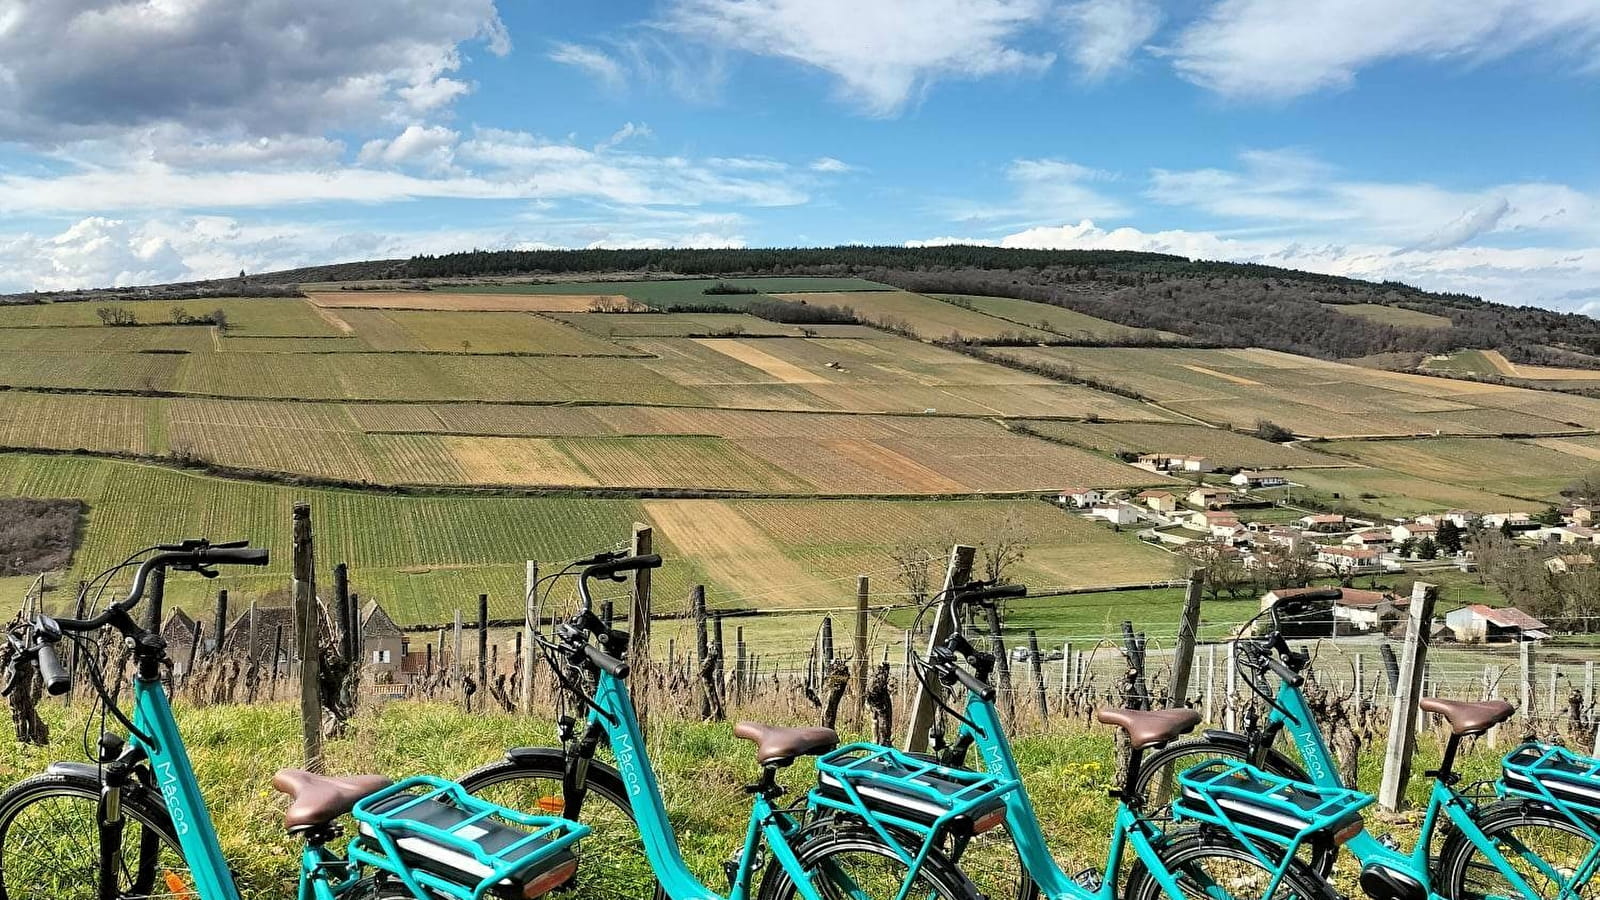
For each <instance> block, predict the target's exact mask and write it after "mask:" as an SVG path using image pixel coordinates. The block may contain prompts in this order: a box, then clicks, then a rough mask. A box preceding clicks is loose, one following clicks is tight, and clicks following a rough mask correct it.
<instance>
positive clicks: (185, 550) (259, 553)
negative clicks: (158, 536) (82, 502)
mask: <svg viewBox="0 0 1600 900" xmlns="http://www.w3.org/2000/svg"><path fill="white" fill-rule="evenodd" d="M246 543H248V542H246V541H229V542H227V543H225V544H215V545H212V544H205V543H204V542H203V541H184V542H183V543H182V544H164V545H162V546H164V547H180V548H182V549H178V550H162V551H161V552H159V553H156V554H155V555H153V556H151V557H150V558H148V559H146V560H145V561H144V562H142V563H140V564H139V569H138V571H136V572H135V573H134V576H133V586H132V587H131V588H129V589H128V596H127V598H126V599H124V600H121V601H119V602H117V603H113V604H112V605H110V606H109V607H106V610H105V611H104V612H102V613H100V614H99V615H97V616H94V617H92V618H88V619H56V620H55V622H56V624H57V625H59V626H61V630H62V631H77V632H82V631H94V630H96V629H99V628H103V627H105V626H106V625H108V624H110V623H111V622H112V621H114V620H115V619H116V618H117V617H118V616H125V615H127V614H128V612H129V611H130V610H132V609H133V608H134V607H135V606H138V605H139V601H140V600H142V599H144V586H145V582H146V581H147V580H149V577H150V573H151V572H154V571H155V570H156V569H167V568H184V569H194V570H196V571H202V572H203V571H204V568H203V567H205V566H211V565H223V566H264V565H267V563H268V562H270V561H271V554H270V553H269V552H268V551H267V549H266V548H265V547H247V546H243V545H244V544H246ZM200 544H204V546H197V545H200Z"/></svg>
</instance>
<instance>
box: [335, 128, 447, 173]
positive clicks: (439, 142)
mask: <svg viewBox="0 0 1600 900" xmlns="http://www.w3.org/2000/svg"><path fill="white" fill-rule="evenodd" d="M460 137H461V135H460V134H458V133H456V132H454V131H451V130H450V129H448V128H445V127H444V126H442V125H435V126H432V127H427V126H422V125H409V126H407V127H406V130H405V131H402V132H400V134H399V135H398V136H396V137H395V138H394V139H393V140H383V139H381V138H380V139H376V140H371V141H368V142H366V143H365V144H363V145H361V153H360V154H359V155H358V156H357V157H356V161H357V162H359V163H362V164H363V165H373V164H386V165H391V166H398V165H427V166H431V167H433V168H436V169H443V168H447V167H448V166H449V165H450V161H451V157H452V156H453V152H452V151H453V150H454V148H455V144H456V141H457V140H458V139H459V138H460Z"/></svg>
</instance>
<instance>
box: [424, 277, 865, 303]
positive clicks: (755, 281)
mask: <svg viewBox="0 0 1600 900" xmlns="http://www.w3.org/2000/svg"><path fill="white" fill-rule="evenodd" d="M719 282H721V283H727V284H732V285H735V286H737V287H741V288H754V289H755V290H757V291H759V292H760V293H763V294H773V293H779V292H784V293H794V292H813V291H887V290H892V288H889V287H887V286H885V285H881V284H878V283H877V282H874V281H867V280H865V279H862V278H784V277H775V278H678V279H661V280H658V281H558V282H550V283H545V284H517V283H503V284H472V285H461V286H456V285H451V286H449V287H448V288H442V289H447V290H449V291H450V292H451V293H461V294H602V295H604V294H610V295H621V296H624V297H629V298H631V299H634V300H638V301H640V302H642V303H645V304H648V305H650V306H653V307H656V308H658V309H672V308H674V307H678V306H713V305H715V306H726V307H729V308H732V309H741V308H743V307H744V305H745V304H746V303H748V302H749V301H750V299H751V298H753V297H756V296H759V295H758V294H707V293H706V292H705V291H706V288H709V287H712V286H714V285H716V284H718V283H719Z"/></svg>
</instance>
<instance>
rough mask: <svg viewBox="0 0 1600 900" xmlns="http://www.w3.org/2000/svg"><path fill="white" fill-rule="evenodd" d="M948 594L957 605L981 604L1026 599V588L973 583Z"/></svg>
mask: <svg viewBox="0 0 1600 900" xmlns="http://www.w3.org/2000/svg"><path fill="white" fill-rule="evenodd" d="M950 593H951V595H952V599H953V600H955V601H956V602H957V603H982V602H983V601H985V600H1001V599H1005V598H1009V597H1026V596H1028V586H1027V585H1025V584H989V583H986V582H982V581H973V582H968V583H967V584H964V585H961V586H959V587H956V588H953V589H951V592H950Z"/></svg>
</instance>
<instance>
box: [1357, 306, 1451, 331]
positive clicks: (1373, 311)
mask: <svg viewBox="0 0 1600 900" xmlns="http://www.w3.org/2000/svg"><path fill="white" fill-rule="evenodd" d="M1327 306H1328V307H1329V308H1330V309H1333V310H1335V311H1337V312H1341V313H1344V314H1345V315H1347V316H1360V317H1361V318H1363V319H1367V320H1368V321H1372V322H1380V323H1382V324H1384V325H1393V326H1395V327H1397V328H1449V327H1450V319H1449V318H1447V317H1445V316H1436V315H1433V314H1431V313H1425V312H1417V311H1416V310H1414V309H1406V308H1405V307H1403V306H1388V305H1385V304H1382V303H1330V304H1327Z"/></svg>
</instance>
